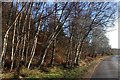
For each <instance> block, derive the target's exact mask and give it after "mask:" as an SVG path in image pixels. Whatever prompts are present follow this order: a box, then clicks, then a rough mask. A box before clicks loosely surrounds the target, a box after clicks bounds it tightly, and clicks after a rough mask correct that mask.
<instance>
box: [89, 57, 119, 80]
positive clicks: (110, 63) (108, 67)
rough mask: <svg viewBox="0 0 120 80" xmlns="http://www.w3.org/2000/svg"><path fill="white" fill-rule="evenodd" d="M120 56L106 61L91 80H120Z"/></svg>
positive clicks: (96, 70) (100, 65)
mask: <svg viewBox="0 0 120 80" xmlns="http://www.w3.org/2000/svg"><path fill="white" fill-rule="evenodd" d="M119 68H120V56H110V57H108V58H107V59H104V60H103V61H102V62H101V63H100V64H99V65H98V66H97V67H96V69H95V71H94V72H93V75H92V77H91V80H93V79H94V80H96V79H100V78H101V79H102V78H104V79H105V78H106V79H108V78H109V79H112V80H120V69H119Z"/></svg>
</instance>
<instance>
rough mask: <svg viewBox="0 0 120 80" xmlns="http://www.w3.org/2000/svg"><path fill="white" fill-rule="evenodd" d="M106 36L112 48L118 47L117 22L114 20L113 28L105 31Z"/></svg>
mask: <svg viewBox="0 0 120 80" xmlns="http://www.w3.org/2000/svg"><path fill="white" fill-rule="evenodd" d="M106 35H107V37H108V38H109V44H110V45H111V47H112V48H118V22H117V21H116V22H115V26H113V28H109V29H108V32H107V34H106Z"/></svg>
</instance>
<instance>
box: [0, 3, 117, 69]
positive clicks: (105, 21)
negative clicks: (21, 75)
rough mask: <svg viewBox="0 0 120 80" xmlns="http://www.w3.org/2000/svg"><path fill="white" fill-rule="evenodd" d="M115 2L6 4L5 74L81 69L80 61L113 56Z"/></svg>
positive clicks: (3, 20) (3, 57) (4, 6)
mask: <svg viewBox="0 0 120 80" xmlns="http://www.w3.org/2000/svg"><path fill="white" fill-rule="evenodd" d="M115 8H116V3H114V2H58V3H56V2H8V3H6V2H3V3H2V37H3V38H2V39H3V40H2V42H3V44H2V48H3V49H2V54H1V58H0V59H1V65H2V68H3V71H4V70H10V71H13V70H14V69H16V68H18V67H19V66H20V63H21V62H22V66H24V67H26V68H28V69H32V68H34V66H35V67H43V66H55V65H64V66H65V67H67V68H71V67H75V66H79V61H80V59H81V58H84V59H85V58H86V57H87V56H89V57H92V58H94V57H96V56H98V55H104V54H107V53H110V45H109V40H108V38H107V37H106V35H105V34H106V30H107V28H109V27H112V26H113V25H114V24H113V23H114V21H115V12H116V9H115Z"/></svg>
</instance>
